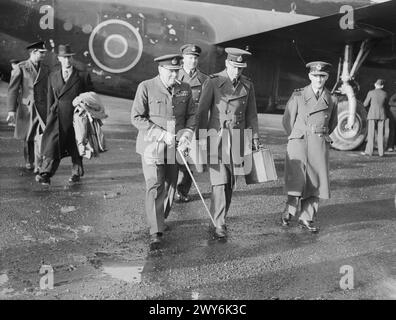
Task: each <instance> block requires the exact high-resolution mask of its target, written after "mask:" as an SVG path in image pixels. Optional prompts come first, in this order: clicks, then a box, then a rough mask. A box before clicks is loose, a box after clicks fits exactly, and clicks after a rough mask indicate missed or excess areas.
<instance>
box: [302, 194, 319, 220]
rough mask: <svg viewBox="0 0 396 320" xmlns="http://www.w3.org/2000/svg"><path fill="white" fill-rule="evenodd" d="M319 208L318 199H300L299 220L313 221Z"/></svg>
mask: <svg viewBox="0 0 396 320" xmlns="http://www.w3.org/2000/svg"><path fill="white" fill-rule="evenodd" d="M318 208H319V198H318V197H309V198H306V199H301V215H300V217H299V219H300V220H305V221H313V220H314V218H315V215H316V213H317V212H318Z"/></svg>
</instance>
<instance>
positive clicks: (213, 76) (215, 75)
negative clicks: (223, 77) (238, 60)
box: [209, 74, 219, 79]
mask: <svg viewBox="0 0 396 320" xmlns="http://www.w3.org/2000/svg"><path fill="white" fill-rule="evenodd" d="M218 76H219V75H218V74H210V75H209V78H211V79H213V78H217V77H218Z"/></svg>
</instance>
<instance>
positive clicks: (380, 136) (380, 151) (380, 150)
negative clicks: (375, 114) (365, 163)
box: [377, 120, 385, 156]
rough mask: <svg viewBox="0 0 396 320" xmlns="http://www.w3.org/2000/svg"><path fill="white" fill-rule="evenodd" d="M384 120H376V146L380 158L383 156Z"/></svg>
mask: <svg viewBox="0 0 396 320" xmlns="http://www.w3.org/2000/svg"><path fill="white" fill-rule="evenodd" d="M384 122H385V121H384V120H378V128H377V131H378V136H377V137H378V138H377V144H378V146H377V147H378V154H379V155H380V156H383V155H384Z"/></svg>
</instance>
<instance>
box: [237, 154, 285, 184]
mask: <svg viewBox="0 0 396 320" xmlns="http://www.w3.org/2000/svg"><path fill="white" fill-rule="evenodd" d="M244 167H245V181H246V184H256V183H263V182H268V181H275V180H277V179H278V175H277V174H276V169H275V163H274V159H273V157H272V154H271V151H270V150H269V149H265V148H260V149H258V150H255V151H253V152H252V153H251V154H250V155H248V156H245V159H244Z"/></svg>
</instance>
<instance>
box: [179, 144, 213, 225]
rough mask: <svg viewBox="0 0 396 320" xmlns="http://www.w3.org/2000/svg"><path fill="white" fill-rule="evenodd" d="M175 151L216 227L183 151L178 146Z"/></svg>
mask: <svg viewBox="0 0 396 320" xmlns="http://www.w3.org/2000/svg"><path fill="white" fill-rule="evenodd" d="M177 151H178V152H179V154H180V157H181V158H182V160H183V163H184V165H185V166H186V168H187V171H188V174H189V175H190V177H191V180H192V181H193V183H194V186H195V189H197V191H198V194H199V196H200V198H201V200H202V202H203V204H204V206H205V209H206V212H207V213H208V215H209V217H210V220H212V223H213V225H214V226H215V227H216V224H215V222H214V220H213V217H212V215H211V214H210V211H209V209H208V207H207V205H206V203H205V200H204V198H203V196H202V193H201V191H199V188H198V185H197V182H196V181H195V178H194V176H193V175H192V172H191V170H190V167H189V166H188V163H187V161H186V158H185V157H184V154H183V152H181V150H180V149H179V148H177Z"/></svg>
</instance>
